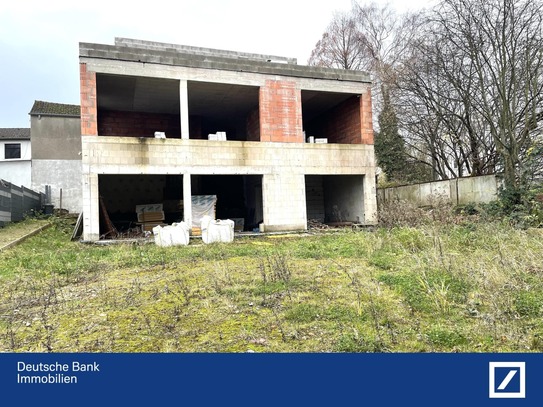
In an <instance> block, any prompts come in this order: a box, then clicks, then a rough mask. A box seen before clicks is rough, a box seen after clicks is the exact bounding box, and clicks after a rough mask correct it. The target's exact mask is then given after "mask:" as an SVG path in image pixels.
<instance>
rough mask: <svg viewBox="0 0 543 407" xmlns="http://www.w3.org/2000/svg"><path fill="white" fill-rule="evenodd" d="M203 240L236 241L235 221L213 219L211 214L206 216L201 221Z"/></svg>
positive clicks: (207, 241) (209, 241)
mask: <svg viewBox="0 0 543 407" xmlns="http://www.w3.org/2000/svg"><path fill="white" fill-rule="evenodd" d="M201 229H202V240H203V241H204V243H206V244H209V243H215V242H222V243H229V242H232V241H234V221H233V220H231V219H226V220H213V219H211V217H210V216H207V215H206V216H204V217H203V218H202V222H201Z"/></svg>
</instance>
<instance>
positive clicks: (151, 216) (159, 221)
mask: <svg viewBox="0 0 543 407" xmlns="http://www.w3.org/2000/svg"><path fill="white" fill-rule="evenodd" d="M136 214H137V215H138V225H141V230H142V231H143V232H151V231H152V230H153V228H154V227H156V226H166V224H165V223H164V210H163V207H162V204H147V205H136Z"/></svg>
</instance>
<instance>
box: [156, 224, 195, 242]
mask: <svg viewBox="0 0 543 407" xmlns="http://www.w3.org/2000/svg"><path fill="white" fill-rule="evenodd" d="M189 230H190V228H189V226H188V225H187V224H186V223H185V222H179V223H173V224H172V225H170V226H155V227H154V228H153V234H154V235H155V244H156V245H157V246H162V247H169V246H187V245H188V244H189V240H190V237H189Z"/></svg>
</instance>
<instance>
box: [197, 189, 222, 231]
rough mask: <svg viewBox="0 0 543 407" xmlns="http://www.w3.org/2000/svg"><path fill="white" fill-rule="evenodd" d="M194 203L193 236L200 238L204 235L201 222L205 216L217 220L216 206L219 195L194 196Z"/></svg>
mask: <svg viewBox="0 0 543 407" xmlns="http://www.w3.org/2000/svg"><path fill="white" fill-rule="evenodd" d="M191 202H192V225H191V226H192V234H193V235H194V236H199V235H201V234H202V229H201V222H202V218H203V217H204V216H209V217H210V218H211V219H215V205H216V204H217V195H193V196H192V197H191Z"/></svg>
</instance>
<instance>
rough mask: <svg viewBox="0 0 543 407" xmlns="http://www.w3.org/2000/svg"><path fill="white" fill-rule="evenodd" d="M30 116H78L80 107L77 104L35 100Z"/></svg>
mask: <svg viewBox="0 0 543 407" xmlns="http://www.w3.org/2000/svg"><path fill="white" fill-rule="evenodd" d="M29 114H30V116H38V115H42V116H68V117H80V116H81V107H80V106H79V105H67V104H63V103H51V102H43V101H41V100H36V101H35V102H34V106H32V110H31V111H30V113H29Z"/></svg>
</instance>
